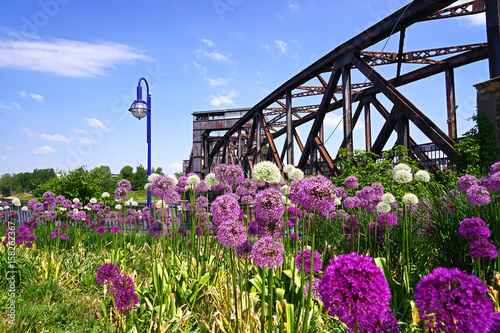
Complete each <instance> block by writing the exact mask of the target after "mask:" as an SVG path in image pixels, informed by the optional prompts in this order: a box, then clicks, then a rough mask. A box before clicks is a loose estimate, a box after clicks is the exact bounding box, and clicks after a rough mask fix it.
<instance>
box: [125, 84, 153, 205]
mask: <svg viewBox="0 0 500 333" xmlns="http://www.w3.org/2000/svg"><path fill="white" fill-rule="evenodd" d="M141 81H144V83H146V94H147V101H146V102H144V101H143V100H142V87H141ZM128 110H129V111H130V112H132V115H133V116H134V117H136V118H137V119H139V120H140V119H142V118H144V117H145V116H146V115H147V116H148V118H147V123H148V132H147V142H148V177H149V176H151V94H150V93H149V85H148V81H146V79H145V78H143V77H141V78H140V79H139V83H138V84H137V99H136V100H135V101H134V103H132V105H131V106H130V109H128ZM148 207H151V191H148Z"/></svg>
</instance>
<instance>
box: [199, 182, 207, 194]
mask: <svg viewBox="0 0 500 333" xmlns="http://www.w3.org/2000/svg"><path fill="white" fill-rule="evenodd" d="M196 191H197V192H208V186H207V184H205V181H203V180H202V181H200V182H199V183H198V184H196Z"/></svg>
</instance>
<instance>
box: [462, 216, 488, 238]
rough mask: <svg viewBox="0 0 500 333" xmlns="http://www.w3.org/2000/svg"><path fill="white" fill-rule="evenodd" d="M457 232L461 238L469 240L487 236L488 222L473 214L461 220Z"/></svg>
mask: <svg viewBox="0 0 500 333" xmlns="http://www.w3.org/2000/svg"><path fill="white" fill-rule="evenodd" d="M458 233H459V234H460V236H462V237H463V238H465V239H470V240H477V239H481V238H488V237H490V235H491V232H490V229H489V226H488V224H487V223H486V222H484V221H483V220H481V219H480V218H478V217H475V216H473V217H471V218H466V219H464V220H462V222H460V227H459V228H458Z"/></svg>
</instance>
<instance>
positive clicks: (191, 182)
mask: <svg viewBox="0 0 500 333" xmlns="http://www.w3.org/2000/svg"><path fill="white" fill-rule="evenodd" d="M200 181H201V180H200V177H198V175H191V176H189V177H188V178H187V180H186V182H187V185H188V186H189V187H191V188H196V185H198V184H199V183H200Z"/></svg>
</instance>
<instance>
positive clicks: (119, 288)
mask: <svg viewBox="0 0 500 333" xmlns="http://www.w3.org/2000/svg"><path fill="white" fill-rule="evenodd" d="M134 289H135V285H134V280H132V278H131V277H130V276H128V275H118V276H116V277H115V278H114V279H113V280H112V281H111V287H110V288H109V292H110V293H111V295H113V296H116V295H118V294H119V293H122V292H134Z"/></svg>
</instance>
